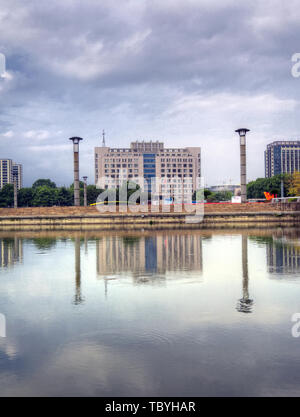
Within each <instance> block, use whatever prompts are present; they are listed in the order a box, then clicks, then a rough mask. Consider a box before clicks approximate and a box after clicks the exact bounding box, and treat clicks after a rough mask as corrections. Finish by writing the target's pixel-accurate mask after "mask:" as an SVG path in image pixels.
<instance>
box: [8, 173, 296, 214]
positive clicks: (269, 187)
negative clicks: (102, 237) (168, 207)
mask: <svg viewBox="0 0 300 417" xmlns="http://www.w3.org/2000/svg"><path fill="white" fill-rule="evenodd" d="M281 181H283V185H284V196H285V197H289V196H291V197H293V196H300V172H294V174H293V175H289V174H280V175H275V176H274V177H271V178H258V179H257V180H255V181H251V182H249V183H248V185H247V197H248V198H249V199H250V198H257V199H264V198H265V196H264V192H269V193H270V194H274V195H275V196H276V195H277V196H278V197H280V196H281ZM134 185H135V186H134V187H132V185H131V186H129V182H127V184H125V186H126V187H127V194H128V198H129V197H130V195H131V194H132V193H134V192H135V191H136V190H137V189H139V186H138V185H137V184H134ZM83 187H84V184H83V182H82V181H81V182H80V200H81V201H80V204H81V205H83V198H84V191H83ZM103 191H104V190H101V189H99V188H97V187H96V186H95V185H88V186H87V203H88V205H90V204H93V203H95V202H96V200H97V197H98V195H99V194H100V193H102V192H103ZM119 192H120V190H119V189H117V190H116V200H117V201H118V200H119ZM231 196H232V193H231V192H230V191H221V192H215V193H214V192H211V191H209V190H204V198H205V199H206V200H207V201H208V202H221V201H230V199H231ZM149 198H151V197H150V196H149ZM195 198H196V193H194V195H193V200H195ZM13 205H14V187H13V185H12V184H7V185H5V186H4V187H3V188H2V189H1V190H0V207H13ZM73 205H74V184H71V185H70V186H69V187H65V186H63V187H57V186H56V184H55V183H54V182H53V181H51V180H50V179H39V180H37V181H35V182H34V183H33V184H32V186H31V187H25V188H21V189H20V190H19V191H18V207H51V206H73Z"/></svg>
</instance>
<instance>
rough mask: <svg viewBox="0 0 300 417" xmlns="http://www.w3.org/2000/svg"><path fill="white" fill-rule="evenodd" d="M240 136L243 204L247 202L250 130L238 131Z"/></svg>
mask: <svg viewBox="0 0 300 417" xmlns="http://www.w3.org/2000/svg"><path fill="white" fill-rule="evenodd" d="M236 132H237V133H238V134H239V136H240V154H241V202H242V203H246V201H247V174H246V173H247V168H246V166H247V161H246V133H247V132H249V129H245V128H242V129H237V130H236Z"/></svg>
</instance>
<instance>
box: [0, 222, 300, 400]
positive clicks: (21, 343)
mask: <svg viewBox="0 0 300 417" xmlns="http://www.w3.org/2000/svg"><path fill="white" fill-rule="evenodd" d="M295 313H300V230H296V229H285V230H283V229H275V230H248V231H238V230H237V231H232V230H228V231H226V230H222V231H195V230H194V231H172V232H171V231H167V232H166V231H161V232H159V231H158V232H137V233H130V234H129V233H124V232H120V233H116V234H111V233H110V234H109V233H92V232H66V231H63V232H50V231H48V232H47V231H45V232H39V233H35V232H1V233H0V395H1V396H6V395H9V396H16V395H18V396H19V395H21V396H29V395H34V396H40V395H46V396H57V395H59V396H76V395H80V396H81V395H84V396H241V395H243V396H244V395H246V396H262V395H267V396H273V395H280V396H286V395H300V337H297V336H298V333H299V334H300V326H298V325H297V321H296V322H293V321H292V319H294V320H299V321H300V314H299V318H297V316H295ZM298 327H299V329H298ZM4 336H5V337H4Z"/></svg>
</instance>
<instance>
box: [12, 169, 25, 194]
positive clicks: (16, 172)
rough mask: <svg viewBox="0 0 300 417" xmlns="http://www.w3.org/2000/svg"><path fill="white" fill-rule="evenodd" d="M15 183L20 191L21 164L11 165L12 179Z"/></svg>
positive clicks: (21, 185)
mask: <svg viewBox="0 0 300 417" xmlns="http://www.w3.org/2000/svg"><path fill="white" fill-rule="evenodd" d="M14 178H15V179H16V181H17V188H18V190H20V189H21V188H22V187H23V167H22V165H21V164H15V163H13V179H14Z"/></svg>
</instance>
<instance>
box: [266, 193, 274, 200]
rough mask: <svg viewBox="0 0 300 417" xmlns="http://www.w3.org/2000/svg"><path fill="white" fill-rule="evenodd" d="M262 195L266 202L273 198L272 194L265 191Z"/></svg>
mask: <svg viewBox="0 0 300 417" xmlns="http://www.w3.org/2000/svg"><path fill="white" fill-rule="evenodd" d="M264 195H265V197H266V199H267V200H268V201H270V200H272V198H274V194H270V193H268V192H266V191H265V192H264Z"/></svg>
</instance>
